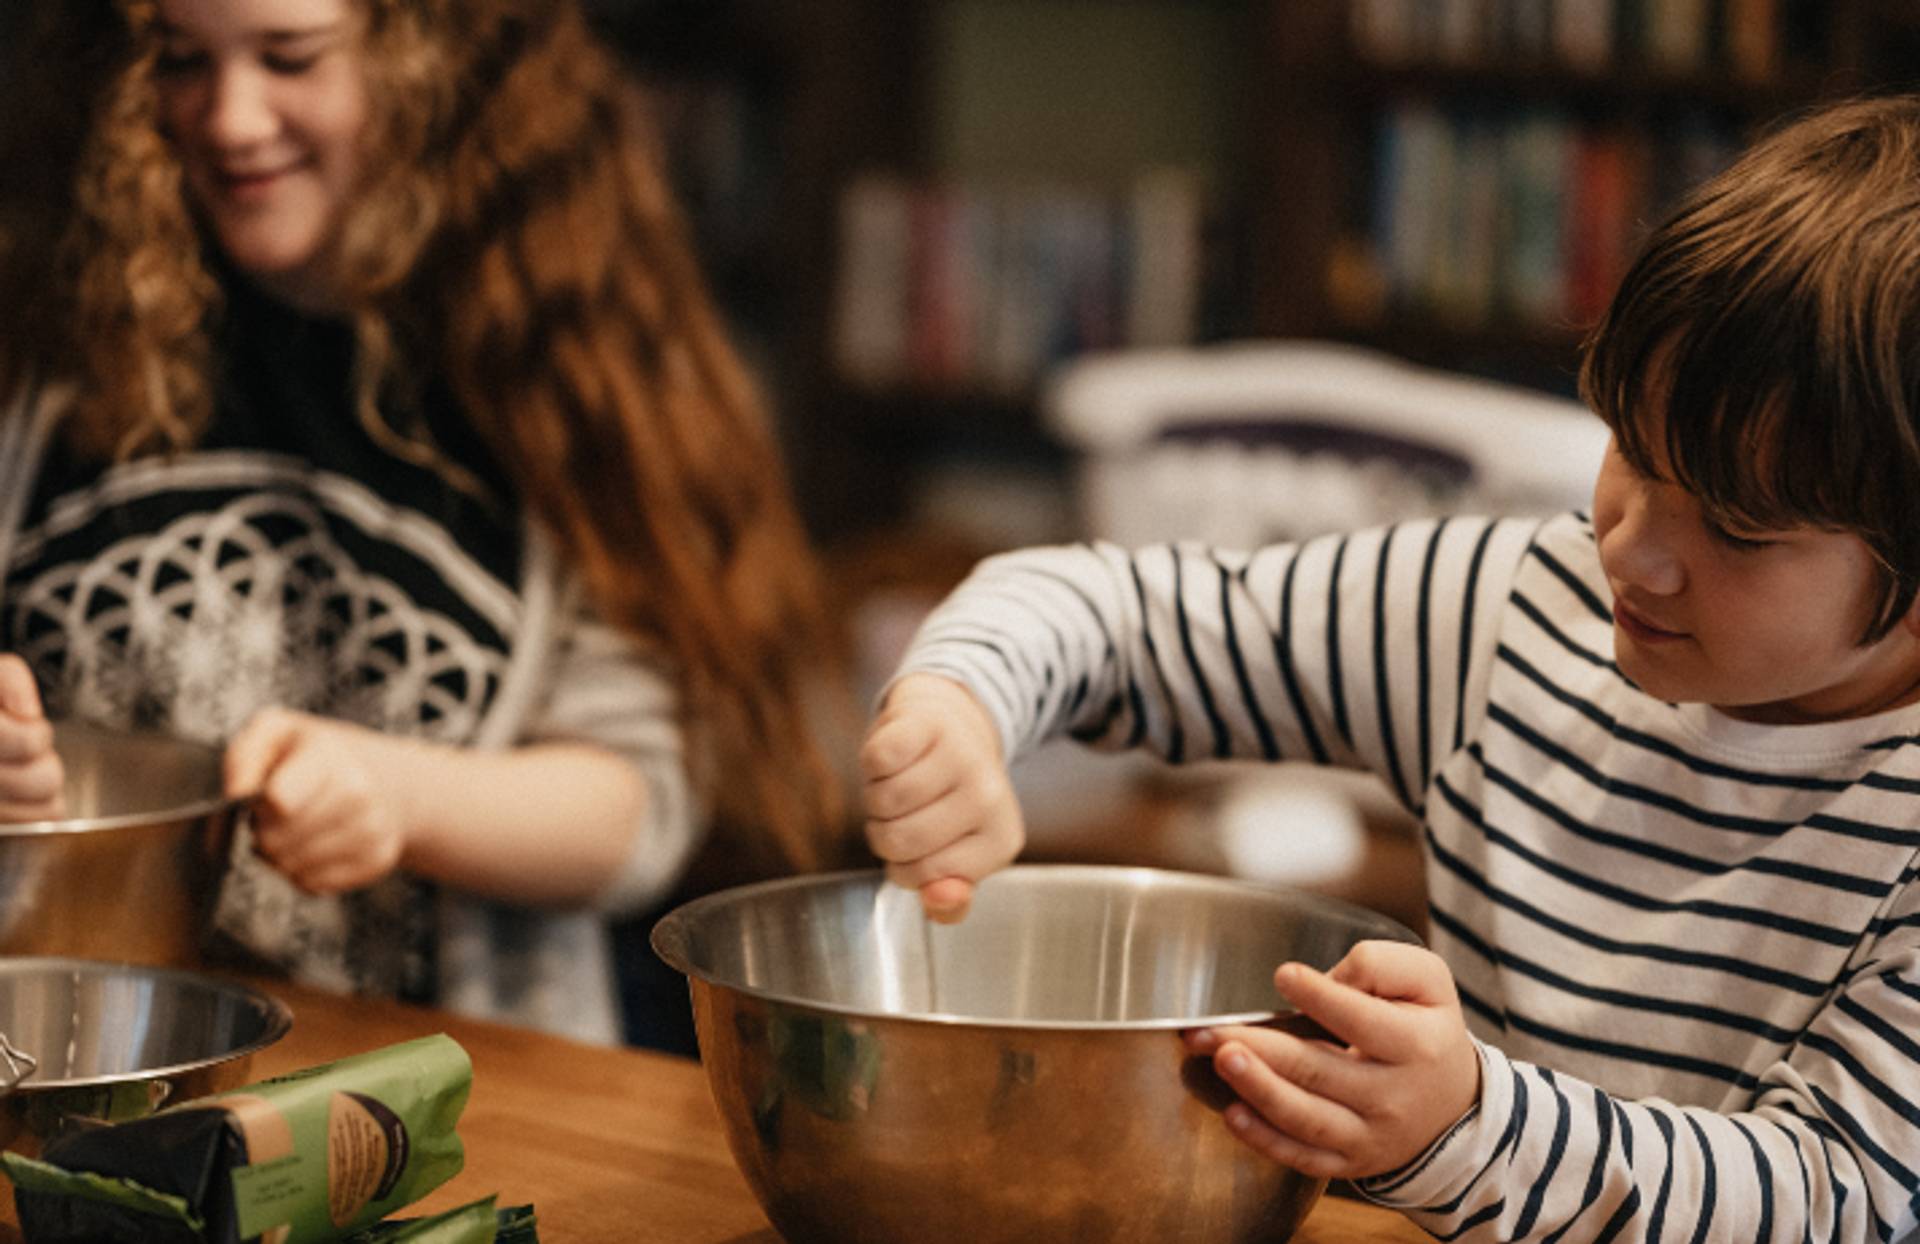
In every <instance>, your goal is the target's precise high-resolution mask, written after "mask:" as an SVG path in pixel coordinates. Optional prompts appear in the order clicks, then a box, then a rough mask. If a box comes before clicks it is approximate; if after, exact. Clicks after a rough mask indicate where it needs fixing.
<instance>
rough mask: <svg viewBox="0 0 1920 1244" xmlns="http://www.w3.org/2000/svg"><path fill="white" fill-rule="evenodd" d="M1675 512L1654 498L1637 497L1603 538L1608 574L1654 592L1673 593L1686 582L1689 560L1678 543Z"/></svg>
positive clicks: (1604, 559) (1603, 559)
mask: <svg viewBox="0 0 1920 1244" xmlns="http://www.w3.org/2000/svg"><path fill="white" fill-rule="evenodd" d="M1676 540H1677V535H1676V531H1675V527H1674V516H1673V515H1671V514H1668V513H1666V512H1665V511H1664V508H1663V507H1662V506H1660V505H1659V504H1657V503H1656V502H1654V501H1653V500H1652V499H1651V498H1647V497H1644V496H1643V497H1637V498H1634V499H1632V500H1629V501H1628V502H1627V503H1626V504H1625V505H1623V506H1622V507H1621V510H1620V517H1619V520H1618V521H1617V522H1615V523H1614V524H1613V527H1612V529H1611V530H1609V531H1608V532H1607V533H1606V535H1605V537H1604V538H1603V539H1602V540H1601V542H1600V560H1601V563H1602V564H1603V565H1604V566H1605V567H1606V570H1607V574H1608V575H1609V576H1610V577H1612V578H1614V579H1617V580H1619V581H1620V582H1622V583H1625V584H1627V585H1629V586H1632V587H1636V588H1638V589H1640V590H1641V591H1643V592H1647V593H1649V594H1652V595H1655V596H1673V595H1676V594H1678V593H1679V592H1680V590H1681V589H1682V588H1684V587H1685V586H1686V584H1687V575H1686V564H1685V562H1684V561H1683V560H1682V558H1681V556H1680V552H1679V549H1678V547H1677V544H1676Z"/></svg>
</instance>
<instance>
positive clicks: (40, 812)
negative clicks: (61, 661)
mask: <svg viewBox="0 0 1920 1244" xmlns="http://www.w3.org/2000/svg"><path fill="white" fill-rule="evenodd" d="M66 783H67V774H66V767H65V766H64V765H63V764H61V762H60V754H59V753H58V752H56V751H54V750H53V726H52V724H51V723H50V722H48V721H47V714H46V712H45V710H44V709H43V708H42V707H41V705H40V688H39V687H38V686H37V685H35V683H34V681H33V671H32V670H30V669H28V668H27V663H26V662H25V661H23V660H21V659H20V657H19V656H18V655H16V654H14V653H11V652H0V821H6V822H9V823H11V824H16V825H17V824H22V823H25V822H28V821H57V820H60V819H61V818H62V817H64V816H66V815H67V799H66Z"/></svg>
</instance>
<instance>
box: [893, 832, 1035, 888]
mask: <svg viewBox="0 0 1920 1244" xmlns="http://www.w3.org/2000/svg"><path fill="white" fill-rule="evenodd" d="M1016 853H1017V849H1009V848H1008V847H1007V846H1006V845H1005V844H1004V843H1003V842H1002V841H1001V840H1000V838H999V837H998V836H997V835H994V834H989V833H987V832H985V831H977V832H974V833H970V834H967V835H965V836H963V837H961V838H958V839H956V840H955V841H953V842H951V843H949V844H948V845H946V846H944V847H941V848H940V849H939V850H937V851H935V852H934V853H933V854H931V855H927V856H923V857H921V858H920V859H916V860H910V861H895V862H894V864H893V866H892V867H890V868H888V870H887V875H888V876H889V877H890V878H892V879H893V880H894V881H896V882H898V883H899V884H900V885H904V886H906V887H907V888H908V889H914V890H917V889H920V888H921V887H922V886H925V885H927V884H928V883H929V882H935V881H940V880H942V879H944V878H958V879H959V880H961V881H966V882H977V881H979V880H980V879H981V878H982V877H985V876H986V875H987V874H988V873H991V872H993V871H995V870H996V869H999V868H1002V867H1004V866H1005V865H1006V864H1007V862H1008V861H1010V860H1011V859H1012V858H1013V857H1014V855H1015V854H1016Z"/></svg>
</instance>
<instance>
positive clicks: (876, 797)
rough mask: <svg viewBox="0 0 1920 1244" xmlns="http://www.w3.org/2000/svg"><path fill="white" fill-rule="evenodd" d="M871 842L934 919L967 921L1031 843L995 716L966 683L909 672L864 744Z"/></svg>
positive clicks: (865, 795) (863, 770)
mask: <svg viewBox="0 0 1920 1244" xmlns="http://www.w3.org/2000/svg"><path fill="white" fill-rule="evenodd" d="M860 774H861V777H862V778H863V779H865V785H864V787H863V801H864V803H865V805H866V813H867V845H869V846H870V847H872V848H873V853H874V854H875V855H877V856H879V857H880V858H881V859H882V860H884V861H886V865H887V879H888V880H889V881H892V882H894V883H895V884H897V885H903V886H907V887H909V888H916V889H918V890H919V891H920V903H921V906H922V907H923V908H925V910H926V913H927V915H928V916H930V917H932V918H933V919H935V920H939V921H942V922H945V923H952V922H953V921H956V920H959V919H960V918H961V917H962V916H964V915H966V913H967V907H968V905H969V904H970V903H972V901H973V886H974V883H975V882H977V881H979V880H980V878H982V877H984V876H986V875H987V874H988V873H990V872H992V871H994V870H995V869H997V868H1000V867H1002V866H1004V865H1005V864H1007V863H1008V862H1009V861H1011V860H1012V859H1013V857H1014V856H1016V855H1018V854H1019V853H1020V848H1021V846H1022V845H1023V844H1024V843H1025V842H1026V837H1027V831H1026V824H1025V822H1024V821H1023V820H1022V818H1021V815H1020V804H1019V801H1018V800H1017V799H1016V798H1015V797H1014V793H1013V787H1012V785H1011V783H1010V782H1009V781H1008V780H1007V767H1006V764H1005V762H1004V760H1003V759H1002V757H1001V755H1000V735H999V732H998V731H997V730H996V729H995V728H994V725H993V719H992V718H990V717H988V716H987V712H986V710H985V709H983V708H981V707H980V705H979V704H978V703H977V702H976V701H975V700H974V698H973V696H972V695H971V694H970V693H969V692H967V691H966V690H965V689H963V688H962V687H961V686H960V685H959V684H958V683H955V682H951V681H949V680H947V679H945V678H940V677H936V676H934V675H931V674H910V675H908V676H907V677H905V678H903V679H901V680H900V681H899V683H897V684H895V686H894V688H893V690H892V692H890V693H889V694H888V696H887V702H886V706H885V707H884V708H883V709H882V710H881V711H880V715H879V716H878V717H877V718H875V719H874V723H873V725H872V727H871V728H870V729H869V730H868V731H867V737H866V741H865V742H864V743H862V744H861V747H860Z"/></svg>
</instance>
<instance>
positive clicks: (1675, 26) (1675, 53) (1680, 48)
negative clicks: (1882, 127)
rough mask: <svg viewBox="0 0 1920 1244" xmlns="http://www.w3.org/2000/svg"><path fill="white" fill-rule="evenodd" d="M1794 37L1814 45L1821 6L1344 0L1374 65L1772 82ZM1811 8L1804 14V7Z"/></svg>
mask: <svg viewBox="0 0 1920 1244" xmlns="http://www.w3.org/2000/svg"><path fill="white" fill-rule="evenodd" d="M1796 3H1797V4H1798V8H1796V9H1795V11H1794V12H1793V13H1792V14H1791V16H1793V17H1794V18H1795V19H1796V20H1795V22H1794V23H1793V25H1795V27H1796V28H1798V27H1808V29H1800V30H1798V31H1797V37H1796V38H1794V39H1793V40H1791V41H1792V42H1795V43H1796V44H1803V45H1804V46H1805V48H1806V49H1807V50H1809V51H1811V50H1813V49H1815V48H1817V47H1818V45H1819V43H1820V41H1821V33H1820V30H1819V29H1818V26H1819V25H1820V21H1821V20H1823V19H1821V18H1820V13H1819V10H1820V8H1821V6H1819V5H1817V4H1814V5H1808V4H1806V3H1804V0H1349V10H1348V17H1349V21H1348V30H1349V34H1350V37H1351V39H1352V41H1353V46H1354V48H1355V49H1356V50H1357V51H1358V52H1359V54H1360V55H1361V57H1362V58H1363V59H1365V60H1368V61H1371V62H1373V63H1375V64H1380V65H1387V66H1392V65H1406V64H1437V65H1458V66H1466V67H1479V66H1487V65H1502V64H1516V65H1536V64H1542V63H1554V64H1559V65H1563V66H1565V67H1567V68H1570V69H1573V70H1575V71H1577V72H1580V73H1583V74H1590V75H1594V74H1603V73H1606V72H1608V71H1609V70H1611V69H1613V68H1615V67H1617V66H1622V65H1645V66H1648V67H1650V68H1652V69H1653V70H1655V71H1656V72H1659V73H1662V74H1666V75H1671V76H1676V77H1691V76H1696V75H1700V74H1704V73H1708V72H1710V71H1712V70H1714V69H1716V68H1727V69H1731V70H1732V71H1733V73H1734V74H1735V76H1736V77H1738V78H1739V79H1741V80H1743V81H1749V82H1757V81H1765V80H1767V79H1769V78H1772V77H1774V76H1776V75H1777V74H1778V73H1779V71H1780V69H1781V67H1782V65H1783V63H1784V60H1785V57H1786V53H1787V51H1788V44H1789V42H1790V39H1789V36H1790V35H1793V34H1795V32H1794V31H1790V30H1789V29H1788V26H1789V23H1788V20H1787V19H1788V17H1789V16H1790V14H1789V13H1788V6H1789V5H1790V4H1796ZM1808 9H1811V10H1813V11H1814V12H1813V17H1812V18H1808V17H1807V16H1806V14H1805V13H1804V12H1802V10H1808Z"/></svg>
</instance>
